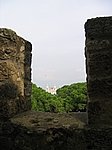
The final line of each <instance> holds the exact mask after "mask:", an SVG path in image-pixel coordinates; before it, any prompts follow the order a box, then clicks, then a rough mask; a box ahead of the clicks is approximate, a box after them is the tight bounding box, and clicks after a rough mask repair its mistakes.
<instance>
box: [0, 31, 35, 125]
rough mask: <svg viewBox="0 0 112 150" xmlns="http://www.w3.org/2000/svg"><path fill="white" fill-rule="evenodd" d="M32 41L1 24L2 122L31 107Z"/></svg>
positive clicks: (0, 90)
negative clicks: (2, 26)
mask: <svg viewBox="0 0 112 150" xmlns="http://www.w3.org/2000/svg"><path fill="white" fill-rule="evenodd" d="M31 50H32V45H31V43H30V42H28V41H26V40H24V39H23V38H21V37H19V36H18V35H17V34H16V33H15V32H14V31H12V30H10V29H5V28H0V122H2V121H3V120H7V119H8V118H10V117H12V116H14V115H15V114H18V113H21V112H23V111H27V110H30V109H31V100H30V95H31V90H32V89H31Z"/></svg>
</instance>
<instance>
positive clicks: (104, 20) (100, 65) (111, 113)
mask: <svg viewBox="0 0 112 150" xmlns="http://www.w3.org/2000/svg"><path fill="white" fill-rule="evenodd" d="M85 32H86V48H85V52H86V68H87V69H86V71H87V88H88V121H89V123H90V124H108V125H112V17H101V18H94V19H89V20H87V22H86V24H85Z"/></svg>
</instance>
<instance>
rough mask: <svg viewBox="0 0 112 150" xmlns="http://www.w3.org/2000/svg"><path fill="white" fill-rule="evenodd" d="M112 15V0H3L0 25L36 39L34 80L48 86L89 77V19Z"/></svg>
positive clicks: (25, 37)
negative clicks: (85, 25)
mask: <svg viewBox="0 0 112 150" xmlns="http://www.w3.org/2000/svg"><path fill="white" fill-rule="evenodd" d="M105 16H112V0H0V27H1V28H9V29H12V30H14V31H15V32H16V33H17V35H19V36H21V37H23V38H24V39H25V40H28V41H30V42H31V43H32V47H33V48H32V82H33V83H35V84H36V85H37V86H39V87H42V88H44V89H45V88H46V85H47V84H48V85H49V87H53V86H54V84H55V85H56V86H57V88H58V87H62V86H64V85H70V84H72V83H77V82H85V81H86V70H85V56H84V47H85V31H84V24H85V22H86V21H87V19H91V18H95V17H105Z"/></svg>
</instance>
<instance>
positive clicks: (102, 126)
mask: <svg viewBox="0 0 112 150" xmlns="http://www.w3.org/2000/svg"><path fill="white" fill-rule="evenodd" d="M85 32H86V48H85V54H86V68H87V69H86V72H87V89H88V114H87V113H86V112H85V113H81V112H80V113H65V114H58V113H47V112H38V111H31V110H30V108H31V102H30V94H31V68H30V66H31V44H30V43H29V42H28V41H26V40H24V39H22V38H21V37H19V36H17V35H16V33H15V32H13V31H12V30H9V29H0V122H2V126H1V130H0V149H1V150H17V149H18V150H57V149H59V150H60V149H61V150H74V149H76V150H111V149H112V75H111V74H112V69H111V65H112V59H111V58H112V17H104V18H95V19H89V20H87V22H86V24H85ZM27 110H30V111H27ZM23 111H25V112H23ZM16 114H17V115H16ZM87 115H88V117H87ZM87 119H88V122H89V124H87Z"/></svg>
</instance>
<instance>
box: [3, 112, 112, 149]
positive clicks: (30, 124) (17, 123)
mask: <svg viewBox="0 0 112 150" xmlns="http://www.w3.org/2000/svg"><path fill="white" fill-rule="evenodd" d="M86 122H87V113H80V112H78V113H67V114H53V113H46V112H36V111H28V112H24V113H21V114H19V115H17V116H15V117H13V118H11V119H10V120H9V121H7V122H5V123H4V124H3V126H2V129H3V132H2V133H1V135H0V145H1V150H4V149H5V150H75V149H76V150H111V149H112V127H108V126H106V125H104V126H103V125H102V126H101V125H99V126H97V127H96V126H95V127H94V126H90V125H89V126H88V125H87V124H86Z"/></svg>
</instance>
